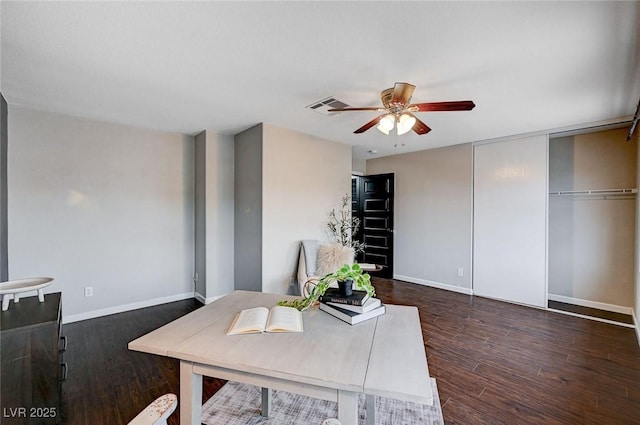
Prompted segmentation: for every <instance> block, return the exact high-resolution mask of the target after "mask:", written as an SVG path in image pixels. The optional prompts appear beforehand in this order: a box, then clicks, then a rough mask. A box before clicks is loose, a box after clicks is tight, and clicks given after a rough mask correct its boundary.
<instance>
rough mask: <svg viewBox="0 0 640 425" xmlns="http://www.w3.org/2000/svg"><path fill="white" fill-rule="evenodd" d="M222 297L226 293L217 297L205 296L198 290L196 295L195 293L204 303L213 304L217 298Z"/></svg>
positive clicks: (197, 298)
mask: <svg viewBox="0 0 640 425" xmlns="http://www.w3.org/2000/svg"><path fill="white" fill-rule="evenodd" d="M222 297H224V295H216V296H215V297H208V298H205V297H204V296H202V294H200V293H198V292H196V295H195V298H196V300H198V301H200V302H201V303H202V304H211V303H212V302H214V301H215V300H217V299H220V298H222Z"/></svg>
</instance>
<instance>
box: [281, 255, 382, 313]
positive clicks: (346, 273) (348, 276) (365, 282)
mask: <svg viewBox="0 0 640 425" xmlns="http://www.w3.org/2000/svg"><path fill="white" fill-rule="evenodd" d="M334 282H337V283H338V287H339V288H340V291H341V294H342V295H345V296H348V295H350V294H351V290H352V287H353V285H355V287H356V289H358V290H361V291H366V292H367V294H368V295H369V296H370V297H373V296H374V295H375V294H376V290H375V288H374V287H373V285H372V284H371V276H369V274H367V273H364V272H363V270H362V268H361V267H360V265H359V264H358V263H354V264H345V265H343V266H342V267H340V268H339V269H338V270H336V271H335V272H333V273H329V274H327V275H326V276H324V277H322V278H321V279H320V280H318V282H317V283H316V285H315V286H314V287H313V289H312V290H311V292H310V293H309V296H307V297H306V298H300V299H297V300H293V301H280V302H279V303H278V305H282V306H287V307H295V308H297V309H298V310H300V311H304V310H306V309H307V308H309V307H310V306H312V305H313V304H314V303H315V302H316V301H317V300H318V298H320V297H321V296H322V295H324V293H325V292H326V290H327V289H328V288H329V286H330V285H331V284H332V283H334Z"/></svg>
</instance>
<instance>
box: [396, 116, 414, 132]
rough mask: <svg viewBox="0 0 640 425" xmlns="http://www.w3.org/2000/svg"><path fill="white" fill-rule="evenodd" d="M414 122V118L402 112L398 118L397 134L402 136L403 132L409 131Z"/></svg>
mask: <svg viewBox="0 0 640 425" xmlns="http://www.w3.org/2000/svg"><path fill="white" fill-rule="evenodd" d="M415 124H416V118H415V117H414V116H412V115H409V114H402V115H400V118H398V127H397V128H398V136H402V135H403V134H406V133H408V132H409V131H411V129H412V128H413V126H414V125H415Z"/></svg>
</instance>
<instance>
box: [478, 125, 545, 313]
mask: <svg viewBox="0 0 640 425" xmlns="http://www.w3.org/2000/svg"><path fill="white" fill-rule="evenodd" d="M547 145H548V143H547V136H546V135H543V136H535V137H527V138H521V139H514V140H508V141H502V142H496V143H489V144H479V145H476V146H474V188H473V196H474V198H473V204H474V207H473V209H474V211H473V217H474V219H473V221H474V231H473V292H474V294H476V295H480V296H486V297H490V298H496V299H501V300H505V301H512V302H516V303H521V304H527V305H533V306H538V307H546V306H547V280H546V275H547V270H546V268H547V253H546V251H547V250H546V245H547V242H546V239H547V186H548V183H547V181H548V172H547V168H548V167H547Z"/></svg>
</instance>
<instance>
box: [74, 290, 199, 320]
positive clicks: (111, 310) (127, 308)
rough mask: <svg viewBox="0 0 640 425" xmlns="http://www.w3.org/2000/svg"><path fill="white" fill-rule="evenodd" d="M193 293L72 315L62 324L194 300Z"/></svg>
mask: <svg viewBox="0 0 640 425" xmlns="http://www.w3.org/2000/svg"><path fill="white" fill-rule="evenodd" d="M193 297H194V294H193V292H186V293H184V294H176V295H170V296H168V297H162V298H154V299H152V300H148V301H141V302H137V303H131V304H125V305H119V306H115V307H107V308H102V309H100V310H93V311H87V312H84V313H78V314H72V315H70V316H65V315H63V316H62V323H73V322H79V321H81V320H87V319H95V318H96V317H102V316H108V315H110V314H116V313H122V312H125V311H131V310H137V309H139V308H145V307H152V306H154V305H160V304H166V303H170V302H173V301H181V300H186V299H189V298H193Z"/></svg>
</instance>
